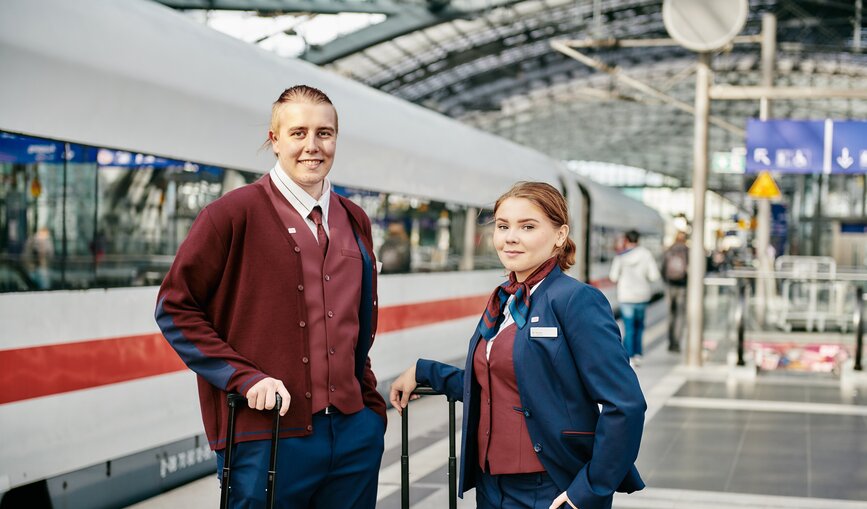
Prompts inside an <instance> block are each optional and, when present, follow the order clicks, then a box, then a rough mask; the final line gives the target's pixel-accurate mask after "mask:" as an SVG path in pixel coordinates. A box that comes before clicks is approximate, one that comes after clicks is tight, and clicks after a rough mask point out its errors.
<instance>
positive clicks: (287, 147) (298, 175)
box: [268, 102, 337, 200]
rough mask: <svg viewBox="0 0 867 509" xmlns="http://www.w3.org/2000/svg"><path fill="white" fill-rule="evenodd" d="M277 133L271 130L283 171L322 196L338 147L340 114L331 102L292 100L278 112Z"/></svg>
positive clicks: (317, 197)
mask: <svg viewBox="0 0 867 509" xmlns="http://www.w3.org/2000/svg"><path fill="white" fill-rule="evenodd" d="M277 115H278V117H277V118H278V121H277V130H278V131H277V132H274V131H273V130H272V131H270V132H269V133H268V135H269V138H270V139H271V148H273V150H274V153H275V154H276V155H277V159H278V160H279V161H280V167H281V168H283V172H284V173H286V175H287V176H288V177H289V178H291V179H292V181H293V182H295V183H296V184H298V186H299V187H301V188H302V189H304V190H305V191H307V194H309V195H310V196H312V197H313V198H316V199H317V200H318V199H319V197H320V196H322V183H323V181H324V180H325V177H326V176H327V175H328V172H329V171H331V165H332V164H333V163H334V152H335V150H336V149H337V113H336V112H335V110H334V106H332V105H330V104H327V103H319V104H314V103H310V102H289V103H286V104H284V105H282V106H281V107H280V111H279V113H278V114H277Z"/></svg>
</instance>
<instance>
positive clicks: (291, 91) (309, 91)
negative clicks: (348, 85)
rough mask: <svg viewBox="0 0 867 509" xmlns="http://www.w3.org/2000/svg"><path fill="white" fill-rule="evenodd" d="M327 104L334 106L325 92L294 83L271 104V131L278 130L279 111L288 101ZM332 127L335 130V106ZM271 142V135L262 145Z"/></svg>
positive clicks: (275, 131)
mask: <svg viewBox="0 0 867 509" xmlns="http://www.w3.org/2000/svg"><path fill="white" fill-rule="evenodd" d="M302 102H306V103H310V104H328V105H331V107H332V108H334V103H332V102H331V99H329V98H328V96H327V95H325V92H323V91H321V90H319V89H318V88H315V87H311V86H309V85H295V86H293V87H289V88H287V89H286V90H284V91H283V93H282V94H280V97H278V98H277V100H276V101H274V104H273V105H272V106H271V132H273V133H274V134H276V133H277V132H278V131H279V130H280V112H281V111H282V110H283V107H284V106H285V105H287V104H289V103H302ZM334 129H335V131H336V130H337V108H334ZM270 143H271V136H270V135H269V136H268V139H267V140H266V141H265V144H264V145H263V148H264V147H267V146H268V145H269V144H270Z"/></svg>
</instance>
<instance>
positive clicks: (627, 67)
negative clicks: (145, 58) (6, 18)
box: [163, 0, 867, 191]
mask: <svg viewBox="0 0 867 509" xmlns="http://www.w3.org/2000/svg"><path fill="white" fill-rule="evenodd" d="M163 3H167V4H169V5H172V4H182V3H188V4H189V3H191V2H189V1H187V2H184V1H182V0H164V1H163ZM200 3H201V2H200ZM205 3H208V4H210V5H209V6H208V8H243V7H244V6H245V5H246V6H247V7H248V8H249V9H252V10H257V9H258V10H260V11H261V12H263V13H266V14H267V15H274V13H275V12H286V11H291V6H289V4H305V5H306V7H304V8H305V9H307V11H306V12H311V11H314V12H316V5H320V6H322V9H321V10H320V11H318V12H334V10H335V9H338V10H340V9H341V7H340V6H343V7H342V9H343V10H351V11H354V12H381V13H384V14H385V20H384V21H382V22H379V23H376V24H372V25H369V26H367V27H365V28H362V29H360V30H357V31H355V32H352V33H350V34H346V35H343V36H340V37H337V38H336V39H334V40H332V41H331V42H328V43H325V44H321V45H308V46H307V49H306V50H305V51H304V53H303V54H302V55H301V57H302V58H305V59H308V60H310V61H313V62H316V63H319V64H321V65H325V66H326V67H328V68H331V69H333V70H334V71H336V72H338V73H341V74H343V75H346V76H349V77H352V78H354V79H356V80H358V81H360V82H363V83H365V84H367V85H369V86H372V87H374V88H378V89H380V90H383V91H385V92H388V93H390V94H393V95H396V96H398V97H401V98H404V99H406V100H409V101H412V102H415V103H418V104H421V105H423V106H425V107H428V108H431V109H433V110H436V111H439V112H441V113H443V114H446V115H449V116H452V117H454V118H457V119H459V120H461V121H463V122H465V123H468V124H471V125H474V126H476V127H478V128H480V129H483V130H486V131H490V132H493V133H496V134H499V135H502V136H504V137H506V138H509V139H512V140H514V141H516V142H518V143H522V144H524V145H527V146H530V147H532V148H534V149H538V150H540V151H542V152H545V153H547V154H549V155H551V156H553V157H556V158H559V159H564V160H596V161H606V162H612V163H619V164H624V165H628V166H634V167H639V168H644V169H647V170H650V171H653V172H658V173H662V174H665V175H670V176H672V177H675V178H678V179H679V180H680V181H681V183H682V184H683V185H690V180H691V173H692V139H693V117H692V115H691V114H689V113H686V112H683V111H680V110H678V109H675V108H674V107H672V106H671V105H669V104H666V103H663V102H662V101H660V100H658V99H654V98H652V97H650V96H648V95H645V94H643V93H641V92H639V91H636V90H635V89H633V88H630V87H628V86H625V85H624V84H623V83H622V82H620V81H619V80H617V79H616V78H614V77H612V76H611V75H609V74H607V73H603V72H600V71H597V70H594V69H592V68H590V67H588V66H586V65H584V64H582V63H579V62H577V61H575V60H573V59H572V58H570V57H568V56H566V55H564V54H562V53H560V52H558V51H556V50H555V49H553V48H552V47H551V44H550V43H551V41H553V40H562V39H608V38H616V39H645V38H647V39H653V38H665V37H668V35H667V33H666V31H665V28H664V25H663V21H662V1H661V0H452V1H448V0H430V1H425V0H416V1H405V2H397V1H394V2H386V1H384V0H369V1H364V0H357V1H354V2H353V1H348V0H341V1H338V0H330V1H326V0H306V1H305V0H297V1H289V0H248V1H244V0H208V2H205ZM335 3H336V4H339V5H338V6H337V7H335V6H334V4H335ZM228 4H236V5H234V7H232V6H230V5H228ZM237 4H240V6H239V5H237ZM274 4H279V5H277V7H282V10H281V9H271V10H268V9H265V8H262V6H263V5H265V6H267V5H271V6H272V7H273V6H274ZM173 6H175V7H179V8H191V7H192V6H190V5H173ZM766 12H771V13H774V14H775V15H776V16H777V28H778V37H777V40H778V52H777V59H778V60H777V75H776V81H775V84H776V85H778V86H807V87H838V88H847V89H862V90H863V89H867V51H865V52H861V51H859V44H860V41H861V39H862V37H863V38H864V39H867V33H862V32H864V30H863V29H862V28H861V25H862V23H861V20H860V12H859V10H858V9H857V8H856V2H855V1H846V0H836V1H835V0H751V1H750V15H749V18H748V20H747V25H746V27H745V29H744V30H743V31H742V33H741V35H751V34H759V33H760V31H761V17H762V14H763V13H766ZM864 45H865V46H867V41H865V42H864ZM580 51H582V52H583V53H585V54H586V55H589V56H591V57H594V58H597V59H599V60H601V61H603V62H604V63H606V64H608V65H609V66H614V67H616V69H617V71H618V72H619V73H623V74H625V75H627V76H629V77H632V78H636V79H639V80H641V81H642V82H644V83H646V84H647V85H650V86H651V87H653V88H655V89H657V90H659V91H662V92H664V93H665V94H667V95H670V96H672V97H674V98H676V99H678V100H680V101H683V102H685V103H689V104H692V103H693V100H694V79H693V78H694V66H695V62H696V56H695V54H694V53H692V52H690V51H688V50H686V49H683V48H681V47H679V46H660V47H638V48H624V47H609V48H596V49H582V50H580ZM759 53H760V49H759V45H758V44H738V45H735V46H733V47H731V48H729V49H727V50H725V51H722V52H718V53H717V54H715V55H714V57H713V59H712V68H713V71H714V83H715V84H731V85H759V84H760V80H761V73H760V69H759V66H760V56H759ZM758 114H759V103H758V101H755V100H751V101H721V100H715V101H713V102H712V104H711V115H712V116H714V117H717V118H719V119H722V120H725V121H728V122H730V123H731V124H733V125H734V126H736V128H735V129H731V130H727V129H725V128H722V127H717V126H715V125H712V126H711V127H710V145H709V148H710V150H711V151H728V150H730V149H731V148H732V147H738V146H743V144H744V140H743V134H742V132H741V130H742V129H743V127H744V125H745V122H746V119H747V118H750V117H758ZM772 117H775V118H794V119H822V118H835V119H865V118H867V101H865V100H856V99H810V100H797V101H795V100H780V101H775V102H774V103H773V109H772ZM732 131H734V132H732ZM725 178H726V177H724V176H711V180H710V182H709V185H710V188H712V189H717V190H720V191H725V190H726V189H729V188H731V190H742V185H743V184H742V182H741V181H740V179H739V178H737V179H732V180H731V181H727V180H725Z"/></svg>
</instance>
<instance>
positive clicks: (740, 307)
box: [735, 280, 747, 366]
mask: <svg viewBox="0 0 867 509" xmlns="http://www.w3.org/2000/svg"><path fill="white" fill-rule="evenodd" d="M746 322H747V284H746V282H745V281H744V280H739V281H738V303H737V307H735V324H736V326H737V331H738V362H737V365H738V366H744V365H746V363H745V362H744V335H745V334H746V328H747V326H746Z"/></svg>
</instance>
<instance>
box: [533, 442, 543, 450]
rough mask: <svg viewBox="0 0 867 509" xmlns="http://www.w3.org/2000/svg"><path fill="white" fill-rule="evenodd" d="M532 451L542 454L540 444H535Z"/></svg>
mask: <svg viewBox="0 0 867 509" xmlns="http://www.w3.org/2000/svg"><path fill="white" fill-rule="evenodd" d="M533 450H534V451H536V452H542V444H538V443H537V444H536V445H534V446H533Z"/></svg>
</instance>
